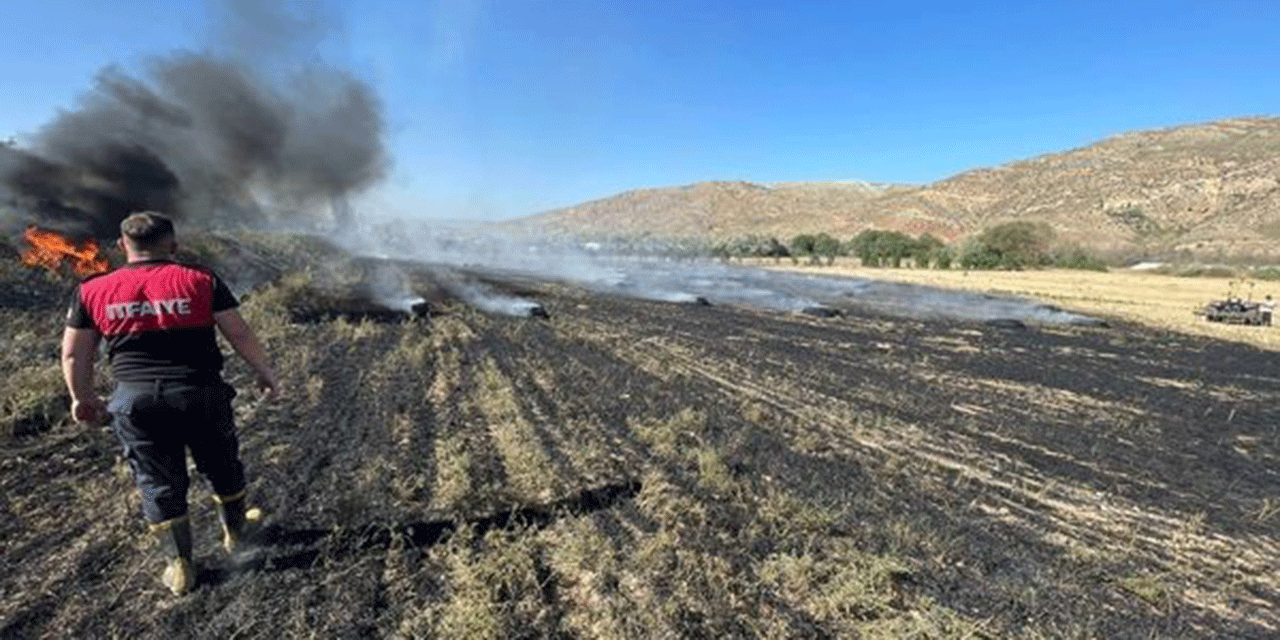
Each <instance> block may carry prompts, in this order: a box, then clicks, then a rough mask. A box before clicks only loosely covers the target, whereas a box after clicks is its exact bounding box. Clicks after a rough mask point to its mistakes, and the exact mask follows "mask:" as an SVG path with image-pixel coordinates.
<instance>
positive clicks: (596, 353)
mask: <svg viewBox="0 0 1280 640" xmlns="http://www.w3.org/2000/svg"><path fill="white" fill-rule="evenodd" d="M526 293H532V294H534V295H535V297H536V299H537V300H538V301H539V302H541V303H542V304H543V305H544V307H545V309H546V310H547V311H548V312H549V314H550V319H549V320H544V319H527V318H510V317H500V316H489V315H484V314H482V313H480V312H478V311H476V310H474V309H471V308H469V307H465V306H461V305H457V304H454V305H446V306H444V307H443V308H441V309H439V311H440V312H441V313H440V315H437V316H436V317H434V318H432V319H430V320H429V321H421V320H416V321H408V322H402V323H377V322H349V321H345V320H342V319H337V320H333V321H325V322H317V323H311V324H294V323H291V322H290V321H289V319H288V314H287V313H285V312H283V311H282V310H280V309H278V308H275V307H272V304H271V297H270V296H269V295H260V296H254V297H250V298H249V299H248V300H247V301H246V304H245V313H246V315H247V316H248V317H249V318H250V320H251V322H253V323H254V324H255V326H257V327H258V328H259V331H260V332H261V333H262V335H263V337H264V339H265V340H266V342H267V344H268V345H269V346H270V350H271V351H272V352H273V355H274V357H275V358H276V359H277V360H278V362H279V367H280V369H281V371H282V373H283V376H284V378H285V389H286V393H285V396H284V398H283V399H281V400H280V401H278V402H276V403H274V404H264V403H259V402H257V401H256V400H255V399H254V398H253V397H251V396H252V394H250V393H248V392H247V387H248V384H247V381H248V379H249V377H248V375H247V372H246V370H245V369H244V368H243V366H242V365H241V364H240V363H239V362H232V363H231V365H230V366H229V369H228V376H229V378H230V379H231V380H232V381H233V382H234V383H235V384H237V386H239V387H240V388H241V389H242V390H244V391H246V392H245V393H242V395H241V396H240V397H238V398H237V399H236V404H237V411H238V415H239V422H240V429H241V441H242V450H243V457H244V460H245V463H246V467H247V469H248V472H249V475H250V477H251V491H252V497H253V499H254V501H255V502H256V503H257V504H259V505H260V506H262V507H263V508H264V509H266V510H267V511H268V513H269V514H271V525H270V526H269V527H268V528H267V530H266V531H265V532H264V534H263V535H262V537H261V538H260V541H261V542H262V544H263V549H262V551H261V552H260V553H259V555H257V556H256V557H254V558H251V559H250V560H248V561H246V562H243V563H241V564H239V565H234V564H232V563H230V561H228V560H227V559H225V558H222V557H221V556H220V554H219V553H218V550H217V548H216V546H215V545H216V541H215V536H216V525H215V518H214V515H213V511H212V506H211V504H210V501H209V495H208V490H207V488H206V487H205V486H204V485H203V483H201V482H198V481H197V482H195V483H194V485H193V486H194V487H195V488H193V491H192V496H191V498H192V505H193V506H192V515H193V519H194V521H195V525H196V527H197V563H198V564H199V566H200V567H201V570H200V576H199V584H198V587H197V589H196V590H195V591H194V592H193V593H191V594H190V595H188V596H185V597H183V598H174V597H172V596H170V595H169V594H168V593H167V592H166V591H165V590H164V589H163V588H162V587H161V586H160V584H159V580H158V574H159V571H160V569H161V567H162V564H163V563H162V560H161V559H160V557H159V556H158V551H156V550H155V549H154V548H152V547H151V546H149V545H148V544H147V543H146V541H145V537H144V536H143V532H144V528H143V526H142V524H141V521H140V518H139V515H138V508H139V506H138V505H139V500H138V497H137V495H136V494H135V492H134V490H133V489H132V484H131V480H130V477H129V474H128V470H127V467H126V466H125V465H124V463H123V462H122V458H121V456H120V453H119V451H118V446H117V444H116V442H115V441H114V439H113V437H112V435H111V434H110V432H109V431H108V430H107V429H105V428H101V429H100V428H81V427H78V426H76V425H74V424H71V423H69V422H68V421H67V420H66V418H65V411H64V413H63V415H62V417H61V418H58V417H57V416H53V417H51V418H48V419H47V420H46V422H45V424H44V426H43V427H40V426H39V424H38V423H39V421H38V420H37V421H36V422H37V427H35V428H32V427H30V426H28V427H27V428H25V429H23V430H17V429H15V430H14V433H12V434H10V435H9V437H8V439H7V440H5V441H4V444H3V448H2V449H0V496H3V500H0V511H2V514H0V558H3V562H2V563H0V566H3V567H4V568H5V570H4V571H3V573H2V574H0V636H3V637H4V638H43V637H145V638H170V637H196V638H227V637H237V638H259V637H369V636H381V637H558V638H596V637H603V638H614V637H617V638H622V637H631V638H647V637H688V638H699V637H707V638H710V637H819V638H820V637H854V636H858V637H885V638H893V637H931V638H936V637H989V638H997V637H999V638H1003V637H1028V638H1043V637H1097V638H1150V637H1162V638H1174V637H1176V638H1223V637H1232V638H1274V637H1277V635H1280V533H1278V532H1280V526H1278V525H1280V434H1278V432H1277V425H1280V404H1278V403H1277V399H1280V371H1278V370H1277V368H1276V363H1275V355H1274V353H1271V352H1267V351H1263V350H1259V349H1257V348H1254V347H1250V346H1246V345H1241V344H1238V343H1231V342H1224V341H1217V340H1212V339H1208V338H1203V337H1195V336H1187V335H1183V334H1178V333H1172V332H1168V331H1163V330H1156V329H1149V328H1144V327H1142V326H1138V325H1132V324H1120V325H1118V326H1112V327H1110V328H1092V327H1047V326H1044V327H1035V326H1033V327H1029V328H1025V329H1017V328H996V327H991V326H985V325H982V324H971V323H958V322H945V321H918V320H906V319H897V318H891V317H882V316H876V315H868V314H865V313H859V312H857V311H856V310H850V311H849V312H848V313H847V314H846V315H845V316H843V317H839V318H830V319H819V318H812V317H808V316H802V315H787V314H778V313H767V312H757V311H751V310H744V309H737V308H730V307H721V306H693V305H680V304H669V303H655V302H645V301H637V300H628V299H621V298H612V297H604V296H600V295H596V294H589V293H584V292H581V291H577V290H573V289H567V288H562V287H557V286H551V285H544V286H541V287H538V288H536V289H530V290H527V291H526ZM20 298H21V299H20V300H18V302H20V303H21V304H19V303H18V302H15V303H13V304H9V305H3V304H0V323H3V324H2V325H0V326H3V327H4V330H5V333H6V335H10V336H14V337H13V340H14V341H15V343H14V344H15V346H16V347H17V349H16V350H14V349H11V353H10V354H9V355H6V356H4V359H3V360H0V365H3V366H4V367H5V371H4V373H5V375H7V376H10V377H11V378H12V377H13V376H15V375H26V376H31V377H32V379H33V380H45V381H47V380H49V377H48V376H49V373H50V371H51V370H52V371H56V349H57V340H58V335H59V333H60V327H59V320H60V317H61V313H62V310H61V304H60V302H47V303H45V304H40V305H35V304H32V300H31V298H30V296H20ZM41 299H42V300H48V297H45V298H41ZM19 352H20V353H19ZM40 376H44V377H40ZM52 380H54V381H56V380H57V378H56V374H55V377H53V378H52ZM33 384H34V383H33ZM57 392H58V390H56V389H54V390H50V391H49V393H57ZM18 395H20V394H18V393H17V392H16V391H11V392H10V400H9V402H10V405H11V406H10V407H9V409H7V410H9V411H10V412H11V413H13V414H14V415H16V414H17V413H19V412H20V411H27V410H26V409H21V408H20V407H19V405H21V406H22V407H26V406H29V405H30V406H35V405H34V404H30V403H29V405H23V404H21V402H19V400H18V399H14V398H18ZM37 404H38V403H37ZM14 407H19V408H14ZM28 413H29V411H28ZM46 413H48V412H47V411H46ZM42 415H43V414H42ZM27 418H31V416H30V415H28V416H27ZM28 425H30V419H29V420H28Z"/></svg>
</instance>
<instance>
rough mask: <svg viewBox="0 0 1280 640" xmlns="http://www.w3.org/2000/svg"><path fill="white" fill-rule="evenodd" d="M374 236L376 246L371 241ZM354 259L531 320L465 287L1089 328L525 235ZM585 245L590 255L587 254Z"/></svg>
mask: <svg viewBox="0 0 1280 640" xmlns="http://www.w3.org/2000/svg"><path fill="white" fill-rule="evenodd" d="M375 236H376V237H377V239H376V240H371V239H369V238H372V237H375ZM364 238H365V239H363V240H361V241H360V242H361V244H356V245H354V246H352V247H351V248H352V249H353V250H355V251H357V252H362V253H366V254H373V255H380V256H384V257H386V256H396V257H400V258H407V259H412V260H416V261H421V262H424V263H428V264H432V265H437V267H438V270H437V274H438V277H439V279H440V281H441V283H442V285H443V286H445V288H447V289H449V290H450V291H451V292H452V293H453V294H454V295H455V296H456V297H458V298H460V299H462V300H464V301H466V302H468V303H469V304H473V305H475V306H477V307H479V308H481V309H483V310H485V311H489V312H492V313H503V314H506V315H517V316H523V315H527V310H528V307H529V306H530V305H533V304H536V303H535V302H532V301H528V300H524V299H521V298H516V297H512V296H510V295H508V294H504V293H501V292H497V291H493V290H491V289H489V288H486V287H485V286H482V285H479V284H476V283H474V282H472V281H469V280H468V278H472V279H474V278H480V279H485V280H492V281H508V282H519V281H531V280H532V281H538V280H541V281H556V282H562V283H566V284H570V285H574V286H577V287H582V288H585V289H589V290H592V291H596V292H599V293H602V294H607V295H615V296H623V297H629V298H639V299H645V300H654V301H661V302H673V303H685V304H706V303H710V304H728V305H734V306H742V307H751V308H756V309H765V310H772V311H783V312H792V313H808V314H810V315H816V316H819V317H830V316H833V315H837V314H838V312H839V310H840V309H841V308H861V309H870V310H873V311H877V312H881V313H886V314H890V315H896V316H908V317H920V318H951V319H957V320H969V321H1008V320H1016V321H1019V322H1035V323H1064V324H1094V323H1097V322H1098V321H1097V320H1095V319H1093V318H1089V317H1087V316H1083V315H1079V314H1075V313H1070V312H1067V311H1063V310H1061V309H1058V308H1056V307H1053V306H1050V305H1045V304H1042V303H1039V302H1036V301H1033V300H1025V299H1019V298H1002V297H996V296H990V295H984V294H978V293H969V292H961V291H951V290H946V289H938V288H933V287H924V286H918V285H907V284H897V283H889V282H877V281H873V280H867V279H861V278H845V277H831V276H824V275H808V274H796V273H786V272H779V271H771V270H767V269H760V268H750V267H744V266H735V265H729V264H724V263H719V262H714V261H710V260H703V259H689V258H676V257H673V256H670V255H664V253H663V252H664V249H663V248H662V247H659V246H655V247H649V248H648V249H649V251H648V252H646V255H636V254H635V253H634V252H632V253H626V252H623V251H610V250H609V249H607V248H596V247H595V245H580V244H576V243H573V242H568V241H564V242H548V241H546V240H544V239H540V238H536V237H531V236H518V235H507V234H502V233H489V232H481V231H476V230H474V229H472V230H459V229H443V228H438V229H431V228H423V229H417V230H414V231H413V232H406V231H405V228H404V227H403V226H401V225H396V226H395V227H394V228H392V229H385V230H384V232H383V233H371V234H366V236H365V237H364ZM588 247H590V248H588Z"/></svg>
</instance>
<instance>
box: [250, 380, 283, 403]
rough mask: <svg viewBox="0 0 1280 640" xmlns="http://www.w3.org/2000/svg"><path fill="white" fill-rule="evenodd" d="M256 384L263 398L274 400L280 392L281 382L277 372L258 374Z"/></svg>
mask: <svg viewBox="0 0 1280 640" xmlns="http://www.w3.org/2000/svg"><path fill="white" fill-rule="evenodd" d="M254 386H255V387H257V388H258V392H259V393H261V394H262V399H263V400H274V399H276V396H277V394H278V391H277V390H278V389H279V388H280V383H279V382H278V381H277V380H276V377H275V374H269V375H265V376H264V375H261V374H259V375H258V378H257V380H256V381H255V383H254Z"/></svg>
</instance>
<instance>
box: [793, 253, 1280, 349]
mask: <svg viewBox="0 0 1280 640" xmlns="http://www.w3.org/2000/svg"><path fill="white" fill-rule="evenodd" d="M782 268H785V269H789V270H800V271H808V272H820V273H825V274H834V275H842V276H855V277H859V278H869V279H873V280H888V281H893V282H908V283H912V284H924V285H931V286H937V287H944V288H948V289H966V290H972V291H984V292H988V293H992V294H999V295H1012V296H1020V297H1026V298H1034V299H1037V300H1043V301H1045V302H1048V303H1051V304H1055V305H1057V306H1059V307H1062V308H1064V309H1068V310H1072V311H1079V312H1082V313H1086V314H1093V315H1100V316H1107V317H1113V318H1121V319H1124V320H1129V321H1132V322H1137V323H1141V324H1145V325H1148V326H1151V327H1157V328H1160V329H1166V330H1169V331H1178V332H1182V333H1188V334H1193V335H1200V336H1207V337H1211V338H1218V339H1221V340H1232V341H1235V342H1243V343H1246V344H1251V345H1254V346H1256V347H1261V348H1263V349H1270V350H1273V351H1280V327H1246V326H1239V325H1226V324H1218V323H1210V322H1205V321H1204V319H1203V318H1202V317H1200V316H1197V315H1195V314H1194V313H1193V312H1194V311H1195V310H1196V309H1198V308H1200V307H1202V306H1204V304H1205V303H1207V302H1209V301H1210V300H1218V299H1221V298H1223V297H1225V296H1226V295H1227V292H1228V291H1229V290H1230V291H1232V292H1234V294H1235V295H1239V296H1241V297H1249V296H1252V298H1253V299H1254V300H1260V299H1262V298H1263V296H1266V295H1270V296H1272V297H1273V298H1280V282H1273V281H1241V280H1235V279H1231V278H1179V277H1176V276H1168V275H1159V274H1153V273H1145V272H1140V271H1124V270H1117V271H1110V272H1095V271H1074V270H1062V269H1047V270H1044V271H963V270H958V269H957V270H950V271H941V270H936V269H868V268H863V267H860V266H857V265H856V261H854V260H851V259H842V260H837V261H836V264H835V265H834V266H832V267H792V266H789V265H788V266H785V267H782Z"/></svg>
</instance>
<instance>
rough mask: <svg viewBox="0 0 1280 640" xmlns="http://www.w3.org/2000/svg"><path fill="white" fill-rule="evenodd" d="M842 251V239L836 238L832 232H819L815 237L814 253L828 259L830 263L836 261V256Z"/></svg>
mask: <svg viewBox="0 0 1280 640" xmlns="http://www.w3.org/2000/svg"><path fill="white" fill-rule="evenodd" d="M841 253H842V251H841V247H840V241H839V240H836V239H835V238H834V237H832V236H831V234H828V233H819V234H818V235H817V236H816V237H814V239H813V255H814V256H820V257H823V258H826V259H827V264H828V265H830V264H832V263H834V262H835V261H836V256H837V255H840V254H841Z"/></svg>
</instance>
